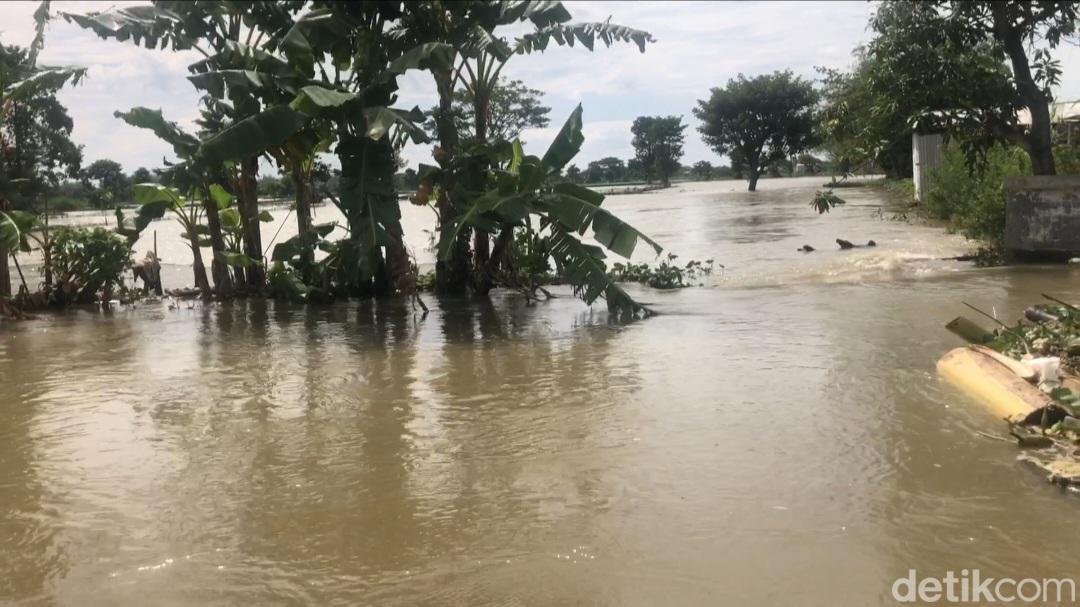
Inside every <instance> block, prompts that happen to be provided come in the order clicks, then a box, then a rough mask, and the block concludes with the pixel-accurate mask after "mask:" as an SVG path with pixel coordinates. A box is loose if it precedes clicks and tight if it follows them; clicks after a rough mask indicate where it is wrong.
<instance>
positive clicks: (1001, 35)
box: [867, 0, 1080, 175]
mask: <svg viewBox="0 0 1080 607" xmlns="http://www.w3.org/2000/svg"><path fill="white" fill-rule="evenodd" d="M1078 10H1080V9H1078V6H1077V4H1076V3H1074V2H1020V1H1009V2H962V1H958V0H955V1H954V0H936V1H933V2H912V1H910V0H893V1H891V2H887V3H884V4H883V5H882V6H881V7H880V8H879V9H878V11H877V12H876V13H875V15H874V17H873V18H872V19H871V22H870V25H871V27H872V29H873V30H874V32H875V33H876V34H877V36H876V37H875V38H874V40H873V41H872V42H871V43H870V44H869V46H868V47H867V56H868V58H869V59H870V61H871V63H870V67H871V69H870V70H869V75H870V78H871V87H872V88H873V89H874V90H875V91H877V92H878V93H880V94H884V95H887V96H888V99H889V102H891V103H893V104H897V105H898V106H899V108H896V109H893V108H886V109H888V110H889V111H897V112H902V113H907V114H908V115H909V119H910V120H911V121H912V122H914V123H915V125H916V127H917V128H923V129H928V128H937V129H941V130H949V131H951V132H954V133H956V134H958V135H960V136H961V142H962V143H963V145H964V146H965V151H966V152H967V153H968V156H969V161H971V162H974V161H976V160H977V157H978V156H979V154H980V153H981V152H983V151H985V150H986V149H988V148H989V146H990V145H992V144H993V143H995V142H998V141H1001V140H1003V139H1008V138H1012V137H1014V136H1015V135H1016V127H1015V125H1016V111H1017V110H1018V109H1020V108H1025V107H1026V108H1027V109H1028V110H1029V111H1030V113H1031V128H1030V129H1029V130H1028V131H1027V132H1026V133H1024V138H1025V142H1026V143H1027V148H1028V152H1029V153H1030V154H1031V159H1032V169H1033V172H1034V173H1035V174H1036V175H1052V174H1054V158H1053V154H1052V148H1051V124H1050V110H1049V105H1050V102H1051V101H1052V100H1053V97H1052V92H1051V88H1052V87H1053V86H1054V85H1056V84H1057V82H1058V79H1059V77H1060V74H1061V67H1060V64H1059V62H1058V61H1056V60H1054V59H1053V57H1052V56H1051V53H1050V51H1051V50H1053V49H1054V48H1056V47H1057V46H1058V44H1060V42H1061V40H1062V39H1063V38H1066V37H1068V36H1071V35H1073V34H1074V33H1075V32H1076V19H1077V14H1078ZM1006 62H1008V64H1009V66H1010V67H1011V68H1012V69H1011V71H1010V70H1008V69H1006V68H1005V63H1006ZM928 83H932V86H928Z"/></svg>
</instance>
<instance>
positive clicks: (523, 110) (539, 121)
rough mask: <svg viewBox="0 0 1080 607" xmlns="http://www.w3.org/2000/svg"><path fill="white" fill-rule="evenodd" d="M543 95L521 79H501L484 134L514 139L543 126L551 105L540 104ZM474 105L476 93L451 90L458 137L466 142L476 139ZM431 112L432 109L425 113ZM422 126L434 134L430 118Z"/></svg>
mask: <svg viewBox="0 0 1080 607" xmlns="http://www.w3.org/2000/svg"><path fill="white" fill-rule="evenodd" d="M543 96H544V93H543V91H539V90H536V89H531V88H529V87H527V86H525V83H523V82H522V81H520V80H509V81H507V80H500V81H499V82H498V83H497V84H496V85H495V88H494V89H493V90H492V93H491V99H490V100H489V101H488V105H487V118H486V137H487V138H488V139H489V140H491V141H513V140H514V139H517V138H518V137H519V136H520V135H521V132H522V131H524V130H525V129H538V128H544V127H546V126H547V125H548V123H549V122H550V120H549V119H548V114H549V113H550V112H551V108H549V107H547V106H545V105H543V104H542V103H541V99H542V98H543ZM476 108H477V103H476V96H475V95H474V94H473V92H472V90H471V89H467V88H466V89H460V90H458V91H456V92H455V93H454V105H453V109H452V112H453V119H454V121H455V122H456V123H457V130H458V134H459V136H461V137H462V138H463V139H465V140H466V141H472V140H475V139H476V125H477V120H476ZM434 112H435V110H434V109H432V110H430V111H429V112H428V115H429V116H431V115H433V114H434ZM424 126H425V128H426V129H427V130H428V132H430V133H432V134H436V129H435V121H434V120H433V119H432V120H429V121H428V122H427V123H425V125H424Z"/></svg>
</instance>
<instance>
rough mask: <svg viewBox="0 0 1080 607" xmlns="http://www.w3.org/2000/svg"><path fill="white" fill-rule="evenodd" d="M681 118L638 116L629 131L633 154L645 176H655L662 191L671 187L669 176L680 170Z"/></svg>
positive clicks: (681, 146)
mask: <svg viewBox="0 0 1080 607" xmlns="http://www.w3.org/2000/svg"><path fill="white" fill-rule="evenodd" d="M684 129H686V125H685V124H683V123H682V116H667V117H663V116H639V117H637V118H636V119H635V120H634V124H633V125H632V126H631V127H630V132H631V133H633V134H634V139H633V141H632V143H633V145H634V153H635V155H636V157H637V159H638V160H640V161H641V162H642V165H643V166H644V168H645V171H646V175H647V176H649V177H650V179H649V180H650V181H651V177H652V176H655V177H656V178H657V179H659V180H660V185H661V186H662V187H665V188H666V187H668V186H670V185H671V176H672V175H673V174H675V171H678V170H679V159H680V158H682V155H683V140H684V137H685V136H684V135H683V130H684Z"/></svg>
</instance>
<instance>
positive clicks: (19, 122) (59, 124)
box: [0, 45, 82, 210]
mask: <svg viewBox="0 0 1080 607" xmlns="http://www.w3.org/2000/svg"><path fill="white" fill-rule="evenodd" d="M43 73H45V72H42V71H41V70H39V68H38V67H37V66H35V65H33V64H32V63H31V51H30V49H25V48H20V47H17V46H6V45H0V88H3V87H9V86H10V87H12V88H11V89H10V91H9V93H8V94H3V95H0V102H2V103H3V105H2V108H0V114H2V120H0V198H6V199H8V201H9V202H10V203H11V204H12V205H13V207H14V208H18V209H31V208H34V207H35V206H36V204H37V203H38V202H39V201H40V198H41V196H42V194H43V193H44V191H45V190H46V189H47V188H50V187H55V186H57V185H58V184H59V183H60V182H61V181H62V180H63V179H65V178H72V177H75V176H76V175H78V171H79V167H80V165H81V163H82V147H81V146H78V145H76V144H75V143H74V142H73V141H72V140H71V130H72V128H73V127H74V124H73V123H72V120H71V117H70V116H68V113H67V108H65V107H64V106H63V105H62V104H61V103H60V102H59V101H57V99H56V91H57V90H58V87H57V88H53V87H48V86H40V87H33V88H28V87H27V88H23V89H22V90H23V93H22V94H17V93H16V88H15V87H16V85H17V84H18V83H20V82H29V81H30V80H29V79H31V78H32V77H33V76H35V75H36V74H43ZM0 204H2V203H0ZM0 210H3V208H2V206H0Z"/></svg>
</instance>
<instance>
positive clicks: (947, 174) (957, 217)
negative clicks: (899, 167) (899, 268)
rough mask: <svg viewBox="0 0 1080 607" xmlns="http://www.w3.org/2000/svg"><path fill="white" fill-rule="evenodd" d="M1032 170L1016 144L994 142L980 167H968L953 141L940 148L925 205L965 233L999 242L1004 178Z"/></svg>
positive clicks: (1003, 201)
mask: <svg viewBox="0 0 1080 607" xmlns="http://www.w3.org/2000/svg"><path fill="white" fill-rule="evenodd" d="M1030 174H1031V159H1030V158H1029V157H1028V155H1027V152H1025V151H1024V150H1023V149H1021V148H1019V147H1005V146H997V147H994V148H992V149H991V150H990V151H989V152H988V153H987V157H986V164H985V166H983V167H982V168H981V169H977V170H969V169H968V166H967V163H966V162H965V159H964V154H963V152H962V151H961V150H960V146H959V145H957V144H956V143H955V142H954V143H950V144H949V145H946V146H945V148H944V150H943V151H942V163H941V167H940V168H938V170H937V171H935V172H934V175H933V176H932V178H931V180H930V186H929V188H928V189H927V193H926V197H925V200H924V205H925V209H926V211H927V212H928V213H929V214H930V215H931V216H933V217H937V218H940V219H944V220H946V221H948V222H949V224H950V226H951V227H952V228H953V229H955V230H958V231H959V232H960V233H961V234H963V235H964V236H967V237H968V238H971V239H974V240H981V241H983V242H985V243H987V244H989V245H991V246H995V247H996V246H1000V245H1001V243H1002V241H1003V240H1004V238H1005V180H1006V179H1008V178H1010V177H1019V176H1023V175H1030Z"/></svg>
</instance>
